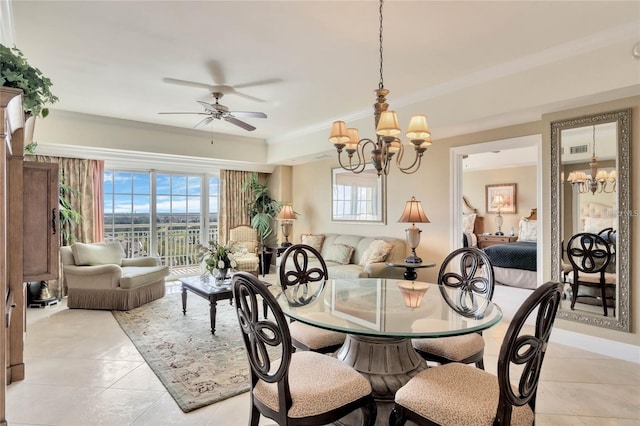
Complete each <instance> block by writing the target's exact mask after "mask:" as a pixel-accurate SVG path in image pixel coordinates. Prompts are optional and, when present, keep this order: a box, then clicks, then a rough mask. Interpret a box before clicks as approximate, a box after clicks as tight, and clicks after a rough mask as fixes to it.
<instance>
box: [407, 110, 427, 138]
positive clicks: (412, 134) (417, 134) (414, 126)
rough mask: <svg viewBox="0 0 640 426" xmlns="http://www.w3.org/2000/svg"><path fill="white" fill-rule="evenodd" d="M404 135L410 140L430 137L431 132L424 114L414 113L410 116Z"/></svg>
mask: <svg viewBox="0 0 640 426" xmlns="http://www.w3.org/2000/svg"><path fill="white" fill-rule="evenodd" d="M406 136H407V137H408V138H409V139H412V140H426V139H427V138H430V137H431V132H430V131H429V125H428V124H427V116H426V115H424V114H416V115H414V116H413V117H411V121H409V128H408V129H407V133H406Z"/></svg>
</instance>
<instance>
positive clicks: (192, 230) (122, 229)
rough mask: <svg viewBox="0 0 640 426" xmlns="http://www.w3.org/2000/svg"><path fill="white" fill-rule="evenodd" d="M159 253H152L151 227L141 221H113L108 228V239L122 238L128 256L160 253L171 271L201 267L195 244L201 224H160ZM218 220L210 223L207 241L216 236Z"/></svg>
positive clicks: (198, 238)
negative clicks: (121, 223) (131, 222)
mask: <svg viewBox="0 0 640 426" xmlns="http://www.w3.org/2000/svg"><path fill="white" fill-rule="evenodd" d="M157 230H158V231H157V233H158V235H157V240H156V249H157V253H151V230H150V229H149V228H148V227H144V226H140V225H113V226H109V227H108V229H105V241H119V242H120V243H121V244H122V246H123V249H124V250H125V254H126V256H127V257H136V256H157V257H158V258H159V259H160V262H161V263H162V264H163V265H167V266H168V267H169V269H170V270H171V271H172V274H176V275H180V272H178V271H179V270H188V269H193V268H198V266H199V265H198V261H197V260H196V256H197V249H196V246H197V245H198V244H200V224H197V223H194V224H188V223H186V224H182V223H180V224H158V225H157ZM217 236H218V223H217V222H212V223H209V235H208V237H207V238H205V239H204V240H205V241H210V240H214V239H217Z"/></svg>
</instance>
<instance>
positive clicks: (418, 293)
mask: <svg viewBox="0 0 640 426" xmlns="http://www.w3.org/2000/svg"><path fill="white" fill-rule="evenodd" d="M396 285H397V286H398V287H399V289H400V293H402V298H403V299H404V304H405V305H406V306H407V308H411V309H415V308H419V307H420V305H421V304H422V299H423V298H424V294H425V293H426V292H427V290H429V284H427V283H423V282H416V281H398V282H397V284H396Z"/></svg>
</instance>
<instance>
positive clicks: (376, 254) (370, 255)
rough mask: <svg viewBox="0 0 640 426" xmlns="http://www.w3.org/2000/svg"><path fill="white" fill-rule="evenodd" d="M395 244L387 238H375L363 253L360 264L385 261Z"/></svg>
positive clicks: (365, 264)
mask: <svg viewBox="0 0 640 426" xmlns="http://www.w3.org/2000/svg"><path fill="white" fill-rule="evenodd" d="M394 247H395V246H394V245H393V244H392V243H390V242H388V241H385V240H373V241H371V244H369V247H367V249H366V250H365V251H364V253H362V257H361V258H360V265H361V266H367V265H368V264H370V263H376V262H384V261H385V259H386V258H387V256H388V255H389V253H391V250H392V249H393V248H394Z"/></svg>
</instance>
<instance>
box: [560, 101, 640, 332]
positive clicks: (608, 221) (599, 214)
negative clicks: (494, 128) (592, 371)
mask: <svg viewBox="0 0 640 426" xmlns="http://www.w3.org/2000/svg"><path fill="white" fill-rule="evenodd" d="M630 119H631V110H629V109H625V110H620V111H613V112H607V113H602V114H597V115H589V116H584V117H578V118H575V119H570V120H563V121H555V122H552V123H551V214H552V217H555V218H558V219H557V220H552V221H551V236H552V238H551V255H552V258H551V268H552V269H551V277H552V279H553V280H557V281H561V282H564V283H565V295H564V296H565V297H564V298H563V302H562V305H561V308H560V310H559V312H558V317H559V318H564V319H568V320H573V321H579V322H583V323H586V324H591V325H596V326H599V327H607V328H612V329H618V330H623V331H629V320H630V317H629V286H630V281H629V279H630V273H629V246H630V241H629V236H630V228H629V219H630V217H631V216H637V215H638V212H633V211H632V210H631V205H630V196H629V189H630V188H629V179H630V176H629V173H630V170H629V164H630V158H629V157H630V154H629V147H630V137H631V135H630V132H631V127H630ZM585 232H587V233H591V234H596V235H605V236H606V238H607V242H608V244H609V250H610V252H611V254H610V255H609V257H610V260H611V261H610V263H609V265H608V266H607V270H606V274H607V278H606V280H607V286H606V297H605V299H604V300H603V299H602V297H601V292H600V289H598V288H595V287H588V286H579V287H578V290H577V292H576V298H575V303H572V298H573V292H574V288H573V287H572V286H571V285H570V284H569V283H570V282H572V280H573V279H574V278H573V277H574V267H573V265H572V264H571V262H570V260H569V259H568V256H567V254H568V253H567V251H566V250H565V247H566V246H565V244H566V243H567V242H568V241H570V240H571V237H572V236H573V235H576V234H578V233H585ZM592 240H595V238H594V239H592ZM586 241H591V240H588V239H587V240H586ZM598 241H600V240H599V239H598ZM574 260H575V259H574ZM581 279H582V278H581ZM597 279H598V280H599V278H597ZM572 305H573V306H572Z"/></svg>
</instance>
